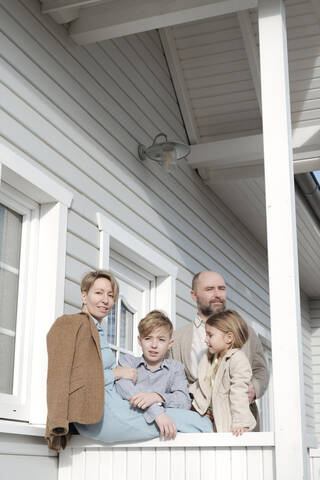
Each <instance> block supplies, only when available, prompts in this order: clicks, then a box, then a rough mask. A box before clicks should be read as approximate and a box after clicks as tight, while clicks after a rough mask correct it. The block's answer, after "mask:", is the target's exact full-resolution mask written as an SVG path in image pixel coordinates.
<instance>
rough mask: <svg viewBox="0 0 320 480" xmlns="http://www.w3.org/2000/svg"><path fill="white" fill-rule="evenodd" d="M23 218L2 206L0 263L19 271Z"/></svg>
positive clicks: (0, 218) (0, 213) (0, 212)
mask: <svg viewBox="0 0 320 480" xmlns="http://www.w3.org/2000/svg"><path fill="white" fill-rule="evenodd" d="M21 228H22V216H21V215H19V214H18V213H16V212H13V211H12V210H10V209H9V208H7V207H5V206H4V205H1V204H0V261H1V262H2V263H5V264H7V265H9V266H10V267H12V268H15V269H19V265H20V248H21Z"/></svg>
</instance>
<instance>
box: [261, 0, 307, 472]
mask: <svg viewBox="0 0 320 480" xmlns="http://www.w3.org/2000/svg"><path fill="white" fill-rule="evenodd" d="M258 8H259V36H260V62H261V93H262V118H263V140H264V168H265V187H266V209H267V232H268V262H269V288H270V313H271V335H272V358H273V378H274V413H275V414H274V418H275V445H276V446H275V450H276V452H275V453H276V474H277V477H276V478H277V480H286V479H290V480H301V479H307V478H308V476H307V475H308V462H307V450H306V446H305V432H304V430H305V413H304V392H303V364H302V351H301V349H302V344H301V319H300V294H299V274H298V260H297V238H296V216H295V195H294V182H293V162H292V145H291V115H290V98H289V81H288V54H287V39H286V21H285V20H286V19H285V10H284V5H283V1H282V0H259V1H258Z"/></svg>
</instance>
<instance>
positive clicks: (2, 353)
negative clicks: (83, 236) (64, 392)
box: [0, 203, 23, 394]
mask: <svg viewBox="0 0 320 480" xmlns="http://www.w3.org/2000/svg"><path fill="white" fill-rule="evenodd" d="M22 222H23V216H22V215H20V214H19V213H17V212H15V211H14V210H11V209H10V208H8V207H7V206H5V205H3V204H1V203H0V291H1V297H0V393H4V394H12V393H13V370H14V358H15V336H16V323H17V322H16V320H17V306H18V302H17V299H18V291H19V289H18V287H19V271H20V250H21V232H22Z"/></svg>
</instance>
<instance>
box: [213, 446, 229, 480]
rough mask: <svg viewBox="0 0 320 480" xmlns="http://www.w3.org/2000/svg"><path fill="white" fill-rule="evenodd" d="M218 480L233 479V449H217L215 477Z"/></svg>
mask: <svg viewBox="0 0 320 480" xmlns="http://www.w3.org/2000/svg"><path fill="white" fill-rule="evenodd" d="M214 478H215V479H216V480H225V479H228V480H229V479H231V449H230V448H228V447H223V448H221V447H218V448H216V463H215V477H214Z"/></svg>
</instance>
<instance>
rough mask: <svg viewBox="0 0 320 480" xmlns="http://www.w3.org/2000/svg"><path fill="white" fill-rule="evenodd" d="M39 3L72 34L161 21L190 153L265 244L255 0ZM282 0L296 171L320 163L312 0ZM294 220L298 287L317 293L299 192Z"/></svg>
mask: <svg viewBox="0 0 320 480" xmlns="http://www.w3.org/2000/svg"><path fill="white" fill-rule="evenodd" d="M41 3H42V11H43V13H48V14H50V15H51V16H53V18H54V19H55V20H56V21H58V22H59V23H67V22H71V23H70V28H69V32H70V36H71V37H72V38H73V39H74V40H75V41H76V42H78V43H90V42H93V41H98V40H103V39H107V38H112V37H117V36H122V35H126V34H129V33H136V32H139V31H144V30H150V29H153V28H159V29H160V35H161V39H162V43H163V46H164V50H165V54H166V57H167V59H168V63H169V68H170V71H171V74H172V78H173V81H174V84H175V88H176V92H177V96H178V99H179V103H180V106H181V111H182V114H183V117H184V121H185V125H186V129H187V132H188V136H189V139H190V143H191V144H192V145H194V147H193V149H192V154H191V156H190V158H189V163H190V164H191V166H192V167H193V168H196V169H197V170H198V172H199V174H200V175H201V176H202V177H203V179H204V181H205V183H207V185H209V187H210V188H212V190H214V192H215V193H216V194H217V195H218V196H219V197H220V198H221V199H222V201H223V202H224V203H225V204H226V205H227V206H228V207H229V208H230V209H231V210H232V211H233V212H234V213H235V214H236V215H237V216H238V217H239V218H240V219H241V220H242V222H243V223H244V224H245V225H246V226H247V228H248V229H249V230H250V231H251V232H252V233H253V235H254V236H255V237H256V238H257V239H258V240H259V241H260V242H261V243H262V244H264V245H266V220H265V201H264V182H263V160H262V158H263V155H262V136H261V134H262V121H261V99H260V69H259V37H258V24H257V8H255V7H256V5H257V0H176V1H175V2H164V3H162V2H158V0H135V2H132V0H104V1H94V0H55V1H53V0H42V2H41ZM285 5H286V16H287V36H288V55H289V73H290V91H291V92H290V93H291V112H292V128H293V144H294V166H295V172H298V173H301V172H307V171H311V170H320V3H319V1H318V0H286V1H285ZM240 8H241V9H242V10H241V11H239V9H240ZM191 19H197V20H196V21H190V20H191ZM227 145H228V147H226V146H227ZM208 152H209V153H208ZM275 175H276V172H275ZM297 227H298V243H299V263H300V264H299V269H300V278H301V284H302V288H303V289H304V291H305V292H306V293H307V295H308V296H310V297H320V260H319V259H320V228H319V222H317V220H315V219H314V218H313V216H312V215H311V214H310V212H309V209H308V208H307V207H306V205H305V202H304V200H303V199H302V198H301V197H300V195H297Z"/></svg>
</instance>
